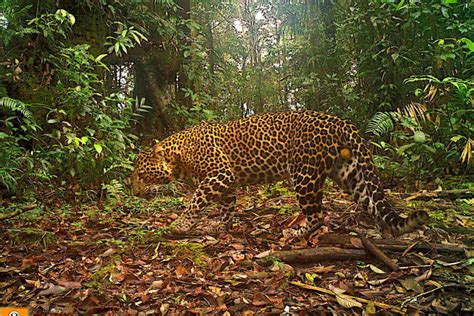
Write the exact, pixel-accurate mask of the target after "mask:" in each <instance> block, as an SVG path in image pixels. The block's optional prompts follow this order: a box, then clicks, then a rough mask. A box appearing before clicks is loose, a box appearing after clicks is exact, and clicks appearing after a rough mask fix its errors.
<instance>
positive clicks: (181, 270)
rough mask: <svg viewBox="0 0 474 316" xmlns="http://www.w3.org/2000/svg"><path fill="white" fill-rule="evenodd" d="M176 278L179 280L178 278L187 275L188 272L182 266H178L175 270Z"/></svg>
mask: <svg viewBox="0 0 474 316" xmlns="http://www.w3.org/2000/svg"><path fill="white" fill-rule="evenodd" d="M175 273H176V277H177V278H178V279H179V278H182V277H183V275H185V274H187V273H188V270H187V269H186V268H185V267H184V266H182V265H179V266H178V267H177V268H176V271H175Z"/></svg>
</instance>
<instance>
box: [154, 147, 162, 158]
mask: <svg viewBox="0 0 474 316" xmlns="http://www.w3.org/2000/svg"><path fill="white" fill-rule="evenodd" d="M163 151H164V149H163V147H162V146H161V145H160V144H156V145H155V146H153V157H154V158H160V157H163Z"/></svg>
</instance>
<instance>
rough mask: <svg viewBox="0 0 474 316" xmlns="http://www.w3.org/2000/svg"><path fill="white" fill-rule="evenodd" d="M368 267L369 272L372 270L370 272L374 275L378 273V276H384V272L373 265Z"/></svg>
mask: <svg viewBox="0 0 474 316" xmlns="http://www.w3.org/2000/svg"><path fill="white" fill-rule="evenodd" d="M368 266H369V268H370V270H372V271H373V272H375V273H378V274H386V272H385V271H383V270H381V269H379V268H378V267H376V266H374V265H373V264H369V265H368Z"/></svg>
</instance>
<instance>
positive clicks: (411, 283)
mask: <svg viewBox="0 0 474 316" xmlns="http://www.w3.org/2000/svg"><path fill="white" fill-rule="evenodd" d="M398 282H400V284H401V285H402V286H403V287H404V288H405V289H406V290H408V291H415V292H418V293H420V292H421V291H422V290H423V288H422V287H421V286H420V284H419V283H418V282H417V281H416V280H415V279H414V278H406V279H401V280H398Z"/></svg>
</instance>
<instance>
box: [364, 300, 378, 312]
mask: <svg viewBox="0 0 474 316" xmlns="http://www.w3.org/2000/svg"><path fill="white" fill-rule="evenodd" d="M365 313H366V314H367V315H375V313H377V309H376V308H375V304H374V302H369V303H367V306H366V307H365Z"/></svg>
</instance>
